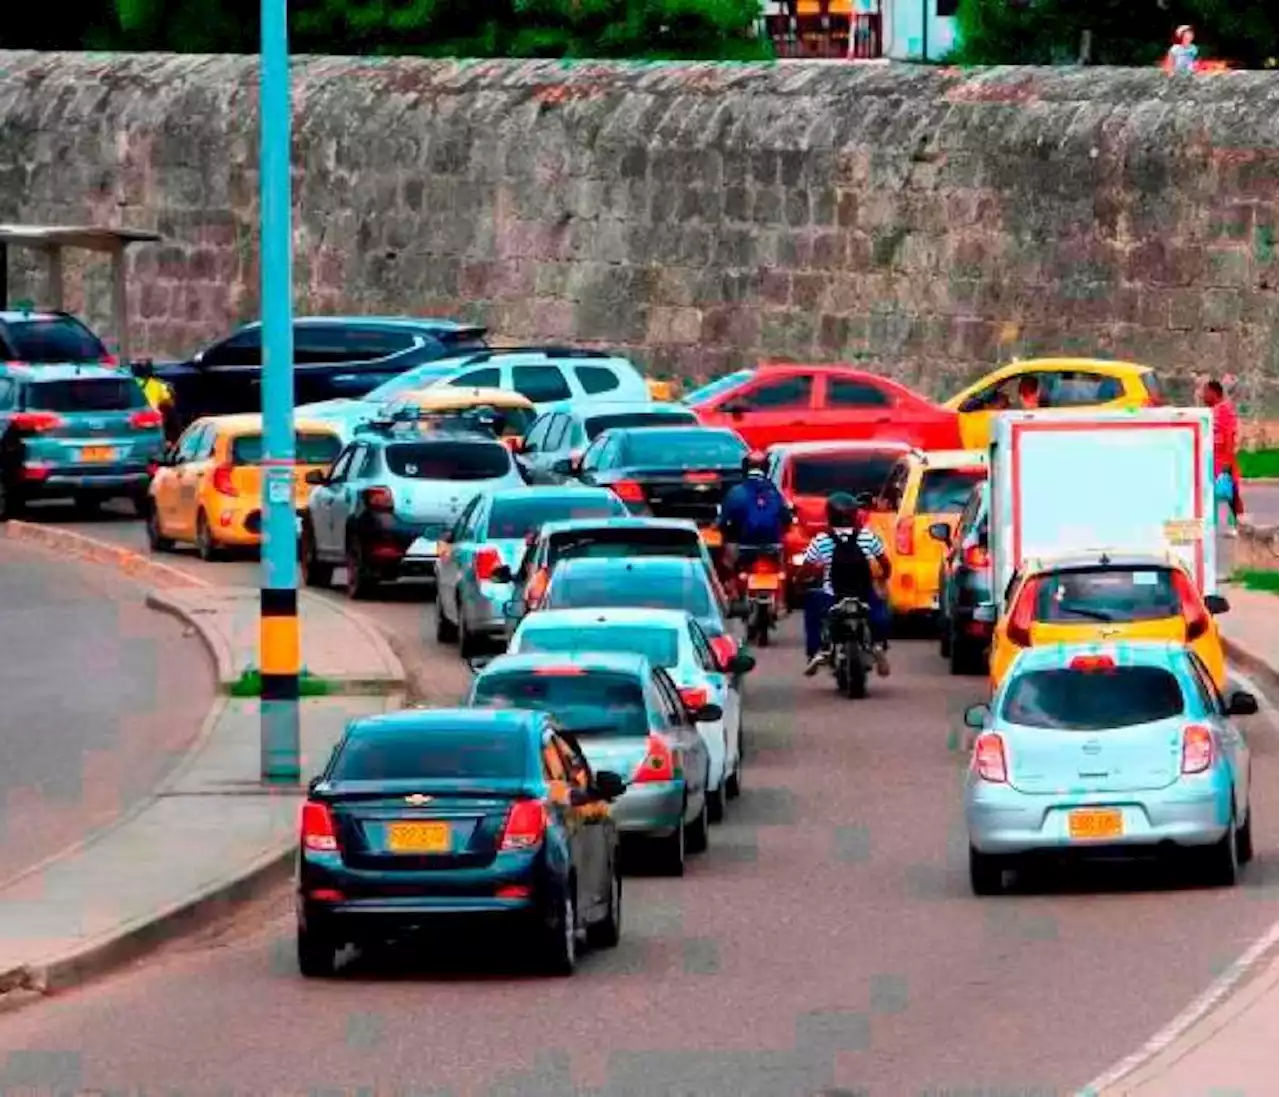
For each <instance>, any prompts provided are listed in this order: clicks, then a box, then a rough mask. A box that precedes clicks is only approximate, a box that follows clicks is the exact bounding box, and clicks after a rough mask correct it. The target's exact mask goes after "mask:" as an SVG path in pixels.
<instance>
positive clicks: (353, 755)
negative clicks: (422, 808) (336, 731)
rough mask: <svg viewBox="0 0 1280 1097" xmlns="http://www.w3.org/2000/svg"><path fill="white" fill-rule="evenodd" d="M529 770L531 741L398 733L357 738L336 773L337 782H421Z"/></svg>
mask: <svg viewBox="0 0 1280 1097" xmlns="http://www.w3.org/2000/svg"><path fill="white" fill-rule="evenodd" d="M527 769H528V757H527V751H526V746H525V740H524V739H523V738H522V737H521V736H520V735H517V734H506V735H498V734H495V733H494V732H493V731H492V730H491V729H474V730H473V729H470V728H468V729H465V730H450V729H441V728H431V729H417V730H415V729H410V728H405V729H403V730H400V729H397V730H396V731H394V732H392V731H382V730H380V731H377V732H369V733H365V734H356V735H353V736H352V737H351V738H350V739H349V740H347V744H346V746H344V747H343V748H342V750H341V752H340V753H339V754H338V757H337V760H336V761H335V763H334V767H333V770H332V771H331V772H330V774H329V776H330V779H331V780H333V781H406V780H408V781H411V780H414V779H415V778H424V779H425V778H431V777H446V778H452V779H458V778H461V779H464V780H465V779H467V778H507V779H510V778H519V777H523V776H524V775H525V773H526V771H527Z"/></svg>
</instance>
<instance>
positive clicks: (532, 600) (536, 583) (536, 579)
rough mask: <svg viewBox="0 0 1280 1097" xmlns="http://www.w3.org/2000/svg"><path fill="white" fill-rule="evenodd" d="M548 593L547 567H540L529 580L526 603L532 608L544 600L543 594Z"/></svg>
mask: <svg viewBox="0 0 1280 1097" xmlns="http://www.w3.org/2000/svg"><path fill="white" fill-rule="evenodd" d="M546 593H547V569H546V568H539V569H538V570H537V571H535V572H534V573H533V578H531V579H530V580H529V585H528V586H527V587H526V588H525V592H524V604H525V605H526V606H528V607H529V608H530V609H532V608H533V607H534V606H536V605H537V604H538V603H539V602H541V601H542V596H543V595H544V594H546Z"/></svg>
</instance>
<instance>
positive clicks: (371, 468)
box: [356, 446, 378, 480]
mask: <svg viewBox="0 0 1280 1097" xmlns="http://www.w3.org/2000/svg"><path fill="white" fill-rule="evenodd" d="M377 471H378V451H377V450H376V449H374V447H373V446H365V449H364V453H362V454H361V455H360V464H359V467H358V469H357V471H356V479H358V480H368V479H369V478H370V477H371V476H373V475H374V474H375V473H376V472H377Z"/></svg>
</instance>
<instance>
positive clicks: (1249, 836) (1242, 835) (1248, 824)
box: [1236, 811, 1253, 865]
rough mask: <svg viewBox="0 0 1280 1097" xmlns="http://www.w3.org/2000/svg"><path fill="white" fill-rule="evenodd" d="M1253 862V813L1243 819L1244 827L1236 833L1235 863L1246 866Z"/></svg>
mask: <svg viewBox="0 0 1280 1097" xmlns="http://www.w3.org/2000/svg"><path fill="white" fill-rule="evenodd" d="M1252 860H1253V812H1252V811H1250V812H1249V814H1248V815H1246V816H1245V817H1244V825H1243V826H1242V827H1241V828H1240V829H1239V830H1237V831H1236V862H1237V863H1238V864H1241V865H1247V864H1248V863H1249V862H1250V861H1252Z"/></svg>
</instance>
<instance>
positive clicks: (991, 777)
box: [973, 731, 1009, 785]
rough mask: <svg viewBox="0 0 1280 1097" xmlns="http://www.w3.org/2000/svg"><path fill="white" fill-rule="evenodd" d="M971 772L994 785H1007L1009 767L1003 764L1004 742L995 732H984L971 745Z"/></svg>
mask: <svg viewBox="0 0 1280 1097" xmlns="http://www.w3.org/2000/svg"><path fill="white" fill-rule="evenodd" d="M973 772H974V773H976V774H977V775H978V776H979V777H981V778H982V779H983V780H984V781H990V782H991V783H992V784H995V785H1003V784H1007V783H1008V781H1009V767H1008V766H1007V765H1006V764H1005V757H1004V740H1003V739H1001V738H1000V736H999V735H997V734H996V733H995V732H993V731H988V732H984V733H983V734H982V735H979V736H978V739H977V742H975V743H974V744H973Z"/></svg>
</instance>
